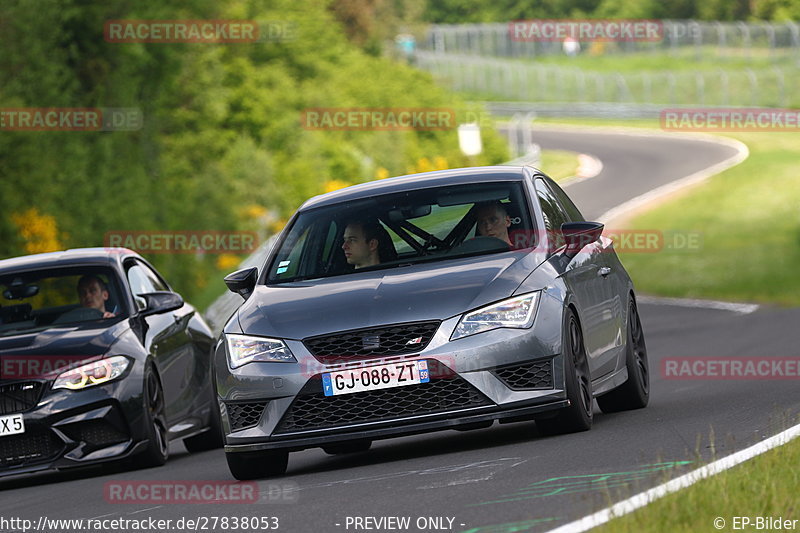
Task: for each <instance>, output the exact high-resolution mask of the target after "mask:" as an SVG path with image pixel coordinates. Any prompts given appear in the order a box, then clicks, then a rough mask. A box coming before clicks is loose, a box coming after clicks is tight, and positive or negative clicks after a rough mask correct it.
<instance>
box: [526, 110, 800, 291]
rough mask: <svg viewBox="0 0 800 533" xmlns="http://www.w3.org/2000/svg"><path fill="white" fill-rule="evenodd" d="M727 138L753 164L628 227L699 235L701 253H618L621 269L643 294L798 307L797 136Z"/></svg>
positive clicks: (768, 134) (640, 123) (799, 212)
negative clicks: (747, 152)
mask: <svg viewBox="0 0 800 533" xmlns="http://www.w3.org/2000/svg"><path fill="white" fill-rule="evenodd" d="M552 121H553V122H554V121H555V120H552ZM537 122H540V123H544V122H551V120H545V119H539V120H537ZM557 122H561V123H573V124H582V125H592V124H593V125H612V126H619V125H625V126H631V125H633V126H650V127H652V128H657V127H658V125H657V123H656V122H653V121H635V122H634V121H631V122H628V121H613V122H612V121H600V120H561V119H559V120H558V121H557ZM725 136H727V137H732V138H734V139H738V140H740V141H742V142H744V143H745V144H746V145H747V146H748V148H749V149H750V157H748V158H747V159H746V160H745V161H744V162H743V163H741V164H739V165H737V166H735V167H733V168H731V169H728V170H727V171H725V172H723V173H722V174H719V175H717V176H714V177H712V178H711V179H709V180H708V181H707V182H705V183H704V184H702V185H700V186H698V187H695V188H692V189H691V190H690V191H687V192H686V193H684V194H681V195H679V196H677V197H675V198H673V199H671V200H669V201H666V202H664V203H663V204H660V205H658V206H656V207H654V208H653V209H651V210H649V211H648V212H646V213H644V214H642V215H640V216H637V217H635V218H633V219H632V220H631V221H630V224H628V225H627V226H628V227H630V228H633V229H642V230H660V231H661V232H663V233H664V235H672V234H675V235H678V236H680V235H688V234H699V235H700V240H701V241H700V245H699V247H698V248H697V249H693V250H690V249H681V250H662V251H660V252H658V253H621V254H620V257H621V259H622V262H623V263H624V264H625V267H626V268H627V269H628V271H629V272H630V274H631V277H632V278H633V280H634V283H635V284H636V286H637V288H638V290H639V291H640V292H643V293H650V294H659V295H663V296H673V297H694V298H712V299H723V300H733V301H748V302H763V303H775V304H780V305H787V306H797V305H800V275H798V268H800V267H798V265H800V172H798V171H797V163H798V161H800V142H798V137H797V133H792V132H758V133H726V134H725ZM615 229H618V228H615Z"/></svg>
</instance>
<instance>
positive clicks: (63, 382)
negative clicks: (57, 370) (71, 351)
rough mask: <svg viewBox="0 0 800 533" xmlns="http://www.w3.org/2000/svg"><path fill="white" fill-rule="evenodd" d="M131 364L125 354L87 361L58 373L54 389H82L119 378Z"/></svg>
mask: <svg viewBox="0 0 800 533" xmlns="http://www.w3.org/2000/svg"><path fill="white" fill-rule="evenodd" d="M130 364H131V360H130V359H128V358H127V357H125V356H124V355H115V356H113V357H106V358H105V359H99V360H97V361H92V362H91V363H86V364H85V365H81V366H79V367H76V368H73V369H70V370H67V371H66V372H62V373H61V374H59V375H58V377H57V378H56V380H55V382H54V383H53V388H54V389H69V390H81V389H85V388H86V387H92V386H94V385H101V384H103V383H108V382H109V381H111V380H114V379H117V378H118V377H120V376H121V375H122V374H124V373H125V370H127V369H128V367H129V366H130Z"/></svg>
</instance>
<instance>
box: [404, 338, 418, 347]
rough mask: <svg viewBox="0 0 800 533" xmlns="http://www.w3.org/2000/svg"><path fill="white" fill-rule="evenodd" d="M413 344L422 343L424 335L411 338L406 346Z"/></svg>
mask: <svg viewBox="0 0 800 533" xmlns="http://www.w3.org/2000/svg"><path fill="white" fill-rule="evenodd" d="M411 344H422V337H417V338H415V339H411V340H410V341H408V342H407V343H406V346H409V345H411Z"/></svg>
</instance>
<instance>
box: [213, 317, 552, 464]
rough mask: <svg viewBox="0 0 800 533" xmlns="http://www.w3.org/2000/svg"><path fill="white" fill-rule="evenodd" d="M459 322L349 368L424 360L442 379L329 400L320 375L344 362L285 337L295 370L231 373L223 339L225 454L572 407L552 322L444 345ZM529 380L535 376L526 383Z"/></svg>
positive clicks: (278, 366) (269, 366) (260, 366)
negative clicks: (405, 349)
mask: <svg viewBox="0 0 800 533" xmlns="http://www.w3.org/2000/svg"><path fill="white" fill-rule="evenodd" d="M539 311H540V313H539V314H540V315H541V314H542V310H541V309H540V310H539ZM544 316H547V314H545V315H544ZM557 316H560V315H557ZM457 322H458V317H456V318H453V319H450V320H446V321H444V322H442V324H441V325H440V327H439V329H438V331H437V332H436V334H435V336H434V337H433V339H432V340H431V342H430V343H429V344H428V346H427V347H426V348H425V349H424V350H422V351H421V352H419V353H416V354H412V355H407V356H398V357H385V358H380V359H373V360H367V361H359V362H358V363H351V364H347V365H345V366H346V367H347V368H358V367H364V366H372V365H376V364H385V363H387V362H394V361H402V362H405V361H408V360H418V359H425V360H427V361H428V363H429V366H432V367H433V368H437V367H438V368H439V371H440V372H441V374H440V375H439V376H438V378H439V379H438V380H437V379H435V376H434V375H435V374H436V372H435V371H434V370H432V372H431V374H432V379H431V382H430V383H427V384H419V385H410V386H406V387H396V388H394V389H384V390H383V391H370V392H361V393H356V394H349V395H342V396H334V397H325V396H324V394H323V392H322V386H321V375H322V373H324V372H330V371H332V370H339V369H341V368H344V366H342V365H324V364H322V363H319V362H318V361H317V360H316V359H315V358H314V357H313V356H312V355H311V354H310V353H309V352H308V350H307V349H306V347H305V345H304V344H303V343H302V342H300V341H291V340H289V341H286V342H287V345H288V346H289V348H290V349H291V350H292V353H294V355H295V357H296V358H297V359H298V363H296V364H295V363H291V364H290V363H250V364H247V365H244V366H242V367H239V368H237V369H233V370H232V369H230V368H229V367H228V364H227V356H226V352H225V350H226V347H225V343H224V342H220V343H219V344H218V346H217V354H216V357H215V365H216V372H217V386H218V393H219V396H220V398H219V399H220V403H221V408H222V415H223V416H222V420H223V427H224V433H225V435H226V438H225V441H226V446H225V451H226V452H249V451H257V450H268V449H279V448H280V449H288V450H290V451H291V450H301V449H304V448H310V447H317V446H323V445H326V444H329V443H332V442H337V441H347V440H354V439H371V440H376V439H383V438H390V437H395V436H401V435H412V434H417V433H425V432H430V431H437V430H444V429H463V428H464V427H465V426H466V427H468V426H483V425H488V424H491V423H492V422H493V421H494V420H501V421H514V420H521V419H526V418H533V417H534V416H535V415H538V414H540V413H544V412H547V411H552V410H557V409H560V408H563V407H566V406H567V405H568V402H567V400H566V392H565V390H564V376H563V366H564V365H563V358H562V357H561V355H560V354H559V352H560V348H561V346H560V339H561V335H560V330H557V331H555V332H552V331H551V330H552V324H549V323H548V322H549V321H547V320H545V319H542V320H539V319H537V322H536V323H535V325H534V327H533V328H531V329H527V330H522V329H497V330H493V331H488V332H485V333H480V334H477V335H473V336H471V337H465V338H462V339H458V340H456V341H450V340H449V339H450V335H451V334H452V331H453V329H454V328H455V326H456V324H457ZM537 326H538V327H539V328H540V329H539V331H537ZM543 332H548V333H549V334H548V335H544V334H542V333H543ZM532 368H533V369H534V370H535V372H534V370H531V369H532ZM536 369H538V370H536ZM544 369H546V370H547V371H546V372H545V371H544ZM534 374H536V375H535V376H534ZM521 376H522V377H521ZM525 376H528V377H529V378H530V379H531V380H532V381H530V383H527V385H529V386H526V383H525V382H524V379H523V378H525ZM531 376H533V377H531ZM437 387H438V388H437ZM387 391H389V392H387Z"/></svg>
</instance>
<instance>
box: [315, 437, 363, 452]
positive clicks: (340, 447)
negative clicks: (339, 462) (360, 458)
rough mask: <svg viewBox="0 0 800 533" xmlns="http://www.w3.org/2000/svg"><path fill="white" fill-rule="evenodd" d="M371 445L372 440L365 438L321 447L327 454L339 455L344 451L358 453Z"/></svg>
mask: <svg viewBox="0 0 800 533" xmlns="http://www.w3.org/2000/svg"><path fill="white" fill-rule="evenodd" d="M371 447H372V441H371V440H369V439H366V440H351V441H347V442H336V443H333V444H328V445H326V446H323V447H322V449H323V450H324V451H325V453H327V454H328V455H340V454H345V453H360V452H366V451H368V450H369V449H370V448H371Z"/></svg>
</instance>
